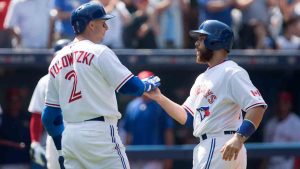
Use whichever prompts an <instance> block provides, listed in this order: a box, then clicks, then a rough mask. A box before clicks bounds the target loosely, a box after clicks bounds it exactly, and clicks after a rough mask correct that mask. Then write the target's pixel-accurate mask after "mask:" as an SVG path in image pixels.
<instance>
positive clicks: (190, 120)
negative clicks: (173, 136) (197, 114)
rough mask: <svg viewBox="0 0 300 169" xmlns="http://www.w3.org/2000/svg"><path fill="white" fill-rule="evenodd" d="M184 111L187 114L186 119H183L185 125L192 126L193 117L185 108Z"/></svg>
mask: <svg viewBox="0 0 300 169" xmlns="http://www.w3.org/2000/svg"><path fill="white" fill-rule="evenodd" d="M185 111H186V115H187V118H186V121H185V124H184V125H185V126H189V127H190V126H193V122H194V117H193V116H192V114H191V113H190V112H188V111H187V110H185Z"/></svg>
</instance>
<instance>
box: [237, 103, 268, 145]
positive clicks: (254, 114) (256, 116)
mask: <svg viewBox="0 0 300 169" xmlns="http://www.w3.org/2000/svg"><path fill="white" fill-rule="evenodd" d="M264 112H265V107H263V106H258V107H254V108H251V109H249V110H248V111H247V113H246V116H245V119H244V121H243V123H242V125H241V126H240V127H239V129H238V130H237V133H236V136H237V138H239V140H240V141H241V142H242V143H244V142H245V141H246V140H247V139H248V138H249V137H250V136H251V135H252V134H253V133H254V132H255V131H256V129H257V128H258V126H259V124H260V122H261V120H262V118H263V115H264Z"/></svg>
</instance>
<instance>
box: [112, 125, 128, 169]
mask: <svg viewBox="0 0 300 169" xmlns="http://www.w3.org/2000/svg"><path fill="white" fill-rule="evenodd" d="M110 134H111V138H112V142H113V143H115V144H116V147H115V149H116V150H117V152H118V154H119V156H120V157H121V162H122V165H123V168H124V169H127V167H126V163H125V161H124V157H123V155H122V153H121V150H120V148H119V144H118V143H117V142H116V139H115V130H114V127H113V126H112V125H110Z"/></svg>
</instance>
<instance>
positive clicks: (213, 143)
mask: <svg viewBox="0 0 300 169" xmlns="http://www.w3.org/2000/svg"><path fill="white" fill-rule="evenodd" d="M215 146H216V138H213V139H212V140H211V145H210V152H209V155H208V159H207V162H206V165H205V169H209V166H210V162H211V159H212V157H213V154H214V151H215Z"/></svg>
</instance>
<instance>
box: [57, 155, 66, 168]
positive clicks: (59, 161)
mask: <svg viewBox="0 0 300 169" xmlns="http://www.w3.org/2000/svg"><path fill="white" fill-rule="evenodd" d="M64 162H65V158H64V156H59V157H58V163H59V166H60V169H65V166H64Z"/></svg>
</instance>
